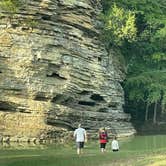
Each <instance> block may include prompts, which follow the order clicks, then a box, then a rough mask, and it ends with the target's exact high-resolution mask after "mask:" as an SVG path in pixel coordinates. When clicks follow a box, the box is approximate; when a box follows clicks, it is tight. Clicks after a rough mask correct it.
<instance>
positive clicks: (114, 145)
mask: <svg viewBox="0 0 166 166" xmlns="http://www.w3.org/2000/svg"><path fill="white" fill-rule="evenodd" d="M116 139H117V138H116V136H114V138H113V141H112V143H111V148H112V151H113V152H117V151H119V144H118V141H117V140H116Z"/></svg>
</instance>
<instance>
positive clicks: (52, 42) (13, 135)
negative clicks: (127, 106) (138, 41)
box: [0, 0, 135, 141]
mask: <svg viewBox="0 0 166 166" xmlns="http://www.w3.org/2000/svg"><path fill="white" fill-rule="evenodd" d="M26 3H27V4H26V5H25V6H24V7H23V8H22V9H21V10H20V11H19V13H17V15H16V16H15V17H14V18H13V19H12V21H11V22H9V21H8V19H7V14H6V13H3V15H2V16H1V18H0V19H1V23H0V136H1V140H3V141H9V140H10V141H20V140H21V141H38V140H43V139H49V138H57V137H60V138H64V137H67V136H68V133H71V131H73V130H74V129H75V128H76V127H77V125H78V123H82V125H83V127H85V128H86V129H87V130H88V133H90V134H91V135H92V136H93V133H96V131H97V130H98V129H99V128H100V127H103V126H104V127H107V128H109V129H111V131H112V132H113V133H117V134H119V135H132V134H133V133H134V132H135V130H134V128H133V126H132V125H131V123H130V122H129V120H130V116H129V115H128V114H125V113H124V112H123V105H124V92H123V89H122V87H121V85H120V83H121V82H122V81H123V78H124V74H123V71H122V70H123V67H122V66H120V65H121V64H120V63H119V61H118V60H117V58H116V54H114V53H110V54H108V52H107V51H106V49H105V46H104V45H103V43H102V42H101V41H100V34H101V29H100V28H101V25H102V23H101V22H100V20H99V15H100V12H101V4H100V2H99V1H98V0H80V1H78V0H31V1H30V0H28V1H26ZM25 19H31V20H33V19H34V20H36V22H37V23H36V26H35V27H34V28H29V27H27V25H24V24H23V23H22V21H23V20H25Z"/></svg>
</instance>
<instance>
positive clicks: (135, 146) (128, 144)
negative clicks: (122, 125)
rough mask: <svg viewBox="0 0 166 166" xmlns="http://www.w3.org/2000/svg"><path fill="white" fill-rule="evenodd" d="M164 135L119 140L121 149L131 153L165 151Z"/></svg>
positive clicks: (165, 136)
mask: <svg viewBox="0 0 166 166" xmlns="http://www.w3.org/2000/svg"><path fill="white" fill-rule="evenodd" d="M165 139H166V135H149V136H136V137H133V138H128V139H126V140H121V141H120V144H121V148H122V149H125V150H132V151H153V150H157V149H166V141H165Z"/></svg>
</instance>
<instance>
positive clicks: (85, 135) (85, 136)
mask: <svg viewBox="0 0 166 166" xmlns="http://www.w3.org/2000/svg"><path fill="white" fill-rule="evenodd" d="M84 138H85V142H87V133H86V131H85V132H84Z"/></svg>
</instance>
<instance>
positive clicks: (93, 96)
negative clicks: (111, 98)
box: [90, 94, 104, 101]
mask: <svg viewBox="0 0 166 166" xmlns="http://www.w3.org/2000/svg"><path fill="white" fill-rule="evenodd" d="M90 98H91V99H92V100H95V101H104V98H103V96H100V95H99V94H93V95H92V96H91V97H90Z"/></svg>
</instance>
